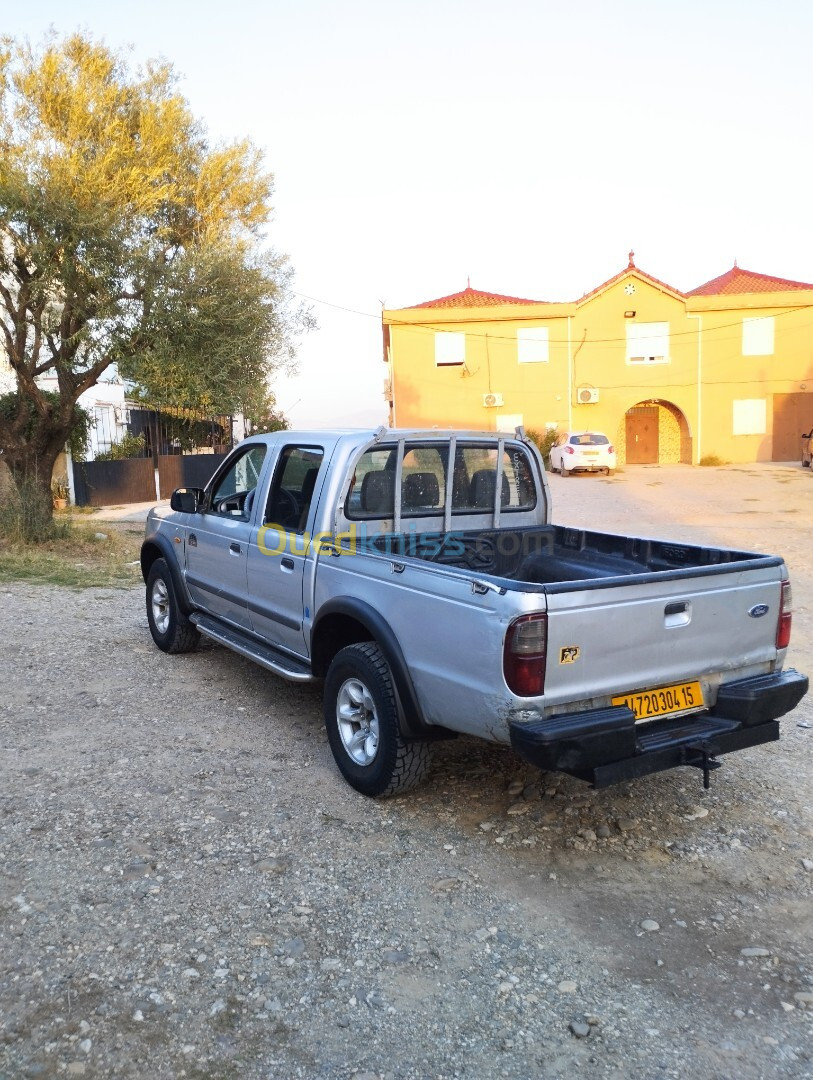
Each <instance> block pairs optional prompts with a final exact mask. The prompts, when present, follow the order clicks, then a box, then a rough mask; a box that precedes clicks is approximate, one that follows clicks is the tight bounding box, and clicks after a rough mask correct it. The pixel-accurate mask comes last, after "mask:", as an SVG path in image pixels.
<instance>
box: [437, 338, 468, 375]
mask: <svg viewBox="0 0 813 1080" xmlns="http://www.w3.org/2000/svg"><path fill="white" fill-rule="evenodd" d="M465 362H466V335H465V334H460V333H456V332H455V333H452V332H450V331H448V330H441V331H439V332H438V333H436V334H435V363H436V364H437V366H438V367H451V366H453V365H455V364H458V365H459V364H465Z"/></svg>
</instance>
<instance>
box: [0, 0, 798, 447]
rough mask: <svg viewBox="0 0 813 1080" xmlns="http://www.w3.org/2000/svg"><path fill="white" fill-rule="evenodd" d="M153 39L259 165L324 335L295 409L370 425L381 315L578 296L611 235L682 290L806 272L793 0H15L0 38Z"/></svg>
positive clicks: (288, 405)
mask: <svg viewBox="0 0 813 1080" xmlns="http://www.w3.org/2000/svg"><path fill="white" fill-rule="evenodd" d="M49 28H53V29H54V30H56V31H57V33H58V34H60V35H64V34H68V33H71V32H74V31H76V30H82V31H86V32H90V33H91V34H92V35H93V36H94V37H96V38H99V39H103V40H104V41H105V42H106V43H107V44H108V45H110V46H113V47H115V48H130V49H131V56H132V59H133V62H134V63H139V62H142V61H143V60H146V59H148V58H154V57H160V58H162V59H164V60H168V61H170V62H171V63H172V64H173V66H174V67H175V69H176V71H177V73H178V75H179V76H180V89H181V92H182V93H183V94H184V95H185V97H186V98H187V99H188V101H189V103H190V106H191V108H192V111H193V112H194V113H195V115H196V116H197V117H198V118H199V119H200V120H202V121H203V122H204V123H205V124H206V126H207V128H208V130H209V133H210V136H211V138H212V139H213V141H226V142H228V141H232V140H236V139H241V138H244V137H249V138H250V139H251V140H252V141H253V142H254V143H255V144H256V145H257V146H258V147H260V148H261V149H262V150H263V152H264V154H265V161H266V165H267V167H268V169H269V170H270V171H271V172H273V174H274V176H275V196H274V218H273V223H272V225H271V227H270V229H269V236H268V239H269V243H270V244H271V245H272V246H273V247H274V248H275V249H276V250H277V251H281V252H285V253H286V254H287V255H288V256H289V257H290V262H291V265H292V266H293V268H294V271H295V279H294V285H293V287H294V289H295V291H296V293H297V294H298V295H299V296H300V297H301V298H303V299H305V301H306V302H307V303H309V304H310V306H311V307H312V309H313V313H314V315H315V317H316V320H317V322H318V329H317V330H314V331H311V332H310V333H309V334H307V335H306V336H305V338H303V340H302V341H301V344H300V347H299V358H298V371H297V373H296V374H295V375H293V376H285V377H278V378H276V379H275V381H274V390H275V393H276V395H277V399H278V403H279V405H280V406H281V407H282V409H283V410H284V411H285V412H286V414H287V415H288V417H289V419H290V420H291V423H292V425H293V426H294V427H299V428H303V427H324V426H328V425H341V426H345V425H349V426H370V425H372V426H375V425H377V424H379V423H383V422H385V421H386V407H385V401H384V396H383V384H384V379H385V376H386V367H385V365H384V363H383V362H382V359H381V356H382V348H381V326H380V316H381V309H382V305H383V306H385V307H387V308H399V307H406V306H409V305H411V304H414V303H419V302H421V301H423V300H428V299H431V298H433V297H437V296H443V295H446V294H448V293H452V292H457V291H458V290H460V289H463V288H465V286H466V284H467V281H469V280H470V282H471V285H472V287H474V288H477V289H484V290H487V291H490V292H498V293H506V294H509V295H514V296H521V297H527V298H530V299H538V300H572V299H576V298H577V297H579V296H581V295H582V294H583V293H585V292H587V291H588V290H590V289H592V288H594V287H595V286H596V285H598V284H600V283H601V282H602V281H605V280H606V279H607V278H610V277H612V276H613V275H614V274H616V273H618V271H620V270H622V269H623V268H624V267H625V266H626V264H627V253H628V251H629V250H630V249H633V250H634V251H635V253H636V254H635V261H636V263H637V265H638V266H640V267H641V268H642V269H643V270H645V271H647V272H648V273H650V274H652V275H653V276H655V277H657V278H660V279H661V280H663V281H666V282H668V283H669V284H670V285H673V286H674V287H676V288H677V289H680V290H688V289H691V288H693V287H695V286H697V285H699V284H701V283H702V282H704V281H706V280H708V279H710V278H712V277H716V276H717V275H718V274H721V273H723V272H724V271H725V270H728V269H730V268H731V266H732V265H733V262H734V260H735V259H736V260H737V262H738V264H739V265H740V266H743V267H745V268H746V269H749V270H756V271H759V272H762V273H767V274H775V275H778V276H780V277H788V278H793V279H797V280H801V281H813V199H811V187H812V186H813V140H811V135H810V117H811V115H813V77H811V65H810V59H809V44H810V41H811V40H813V5H811V4H808V3H804V2H803V0H774V2H773V3H772V4H765V3H762V2H759V3H757V2H755V0H703V2H701V0H684V2H683V3H674V2H669V3H667V2H665V0H646V2H644V0H627V2H626V3H622V4H618V3H609V2H606V0H605V2H601V0H581V2H578V0H576V2H573V3H571V4H562V3H561V2H558V3H555V4H554V3H551V2H549V0H536V2H533V3H526V2H521V0H504V2H503V3H501V4H494V3H493V2H489V3H486V2H483V0H468V2H464V0H435V2H433V3H430V2H428V0H411V2H410V3H402V2H398V0H391V2H390V3H388V4H387V3H382V2H381V0H377V2H373V0H343V2H342V3H341V4H340V3H330V2H327V0H288V2H283V0H269V2H266V3H263V2H260V0H231V2H230V3H228V4H223V3H222V2H220V3H217V4H215V3H212V2H210V0H197V2H195V3H192V2H187V0H161V2H158V0H140V2H138V3H136V4H127V5H119V4H110V3H109V0H105V2H100V0H73V2H72V3H71V4H70V5H66V4H65V3H64V0H60V2H59V3H57V2H55V0H28V2H27V3H26V4H25V5H22V4H18V5H14V6H13V8H11V5H9V4H8V2H7V0H6V3H4V4H3V5H2V8H0V31H1V32H3V33H6V34H10V35H11V36H13V37H19V38H23V37H25V38H28V39H29V40H31V41H34V42H36V41H38V40H40V39H41V37H42V35H43V34H44V33H45V32H46V31H47V30H48V29H49Z"/></svg>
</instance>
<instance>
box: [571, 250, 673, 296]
mask: <svg viewBox="0 0 813 1080" xmlns="http://www.w3.org/2000/svg"><path fill="white" fill-rule="evenodd" d="M629 273H634V274H637V275H638V277H640V278H643V279H644V281H649V282H651V283H652V284H653V285H655V286H656V287H657V288H659V289H666V291H667V292H670V293H673V294H674V295H675V296H683V295H684V294H683V293H682V292H681V291H680V289H676V288H675V287H674V285H668V284H667V283H666V282H665V281H661V280H660V279H659V278H656V277H653V276H652V274H648V273H647V272H646V270H641V269H639V267H637V266H636V265H635V264H634V263H633V262H632V260H630V264H629V266H626V267H624V269H623V270H621V271H619V272H618V273H617V274H614V275H613V277H611V278H608V279H607V281H603V282H602V283H601V285H596V287H595V289H591V290H590V292H586V293H585V294H584V295H583V296H580V297H579V299H578V300H577V301H576V303H577V304H583V303H584V302H585V300H589V299H590V297H591V296H596V295H597V294H598V293H600V292H604V290H605V289H608V288H609V287H610V286H611V285H615V283H616V281H621V279H622V278H625V277H626V276H627V274H629Z"/></svg>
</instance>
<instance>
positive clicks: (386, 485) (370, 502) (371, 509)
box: [361, 469, 395, 516]
mask: <svg viewBox="0 0 813 1080" xmlns="http://www.w3.org/2000/svg"><path fill="white" fill-rule="evenodd" d="M394 505H395V473H392V472H385V471H384V470H383V469H378V470H377V471H376V472H368V473H367V474H366V475H365V477H364V479H363V480H362V482H361V509H362V510H365V511H366V512H367V513H368V514H381V515H382V516H384V515H387V514H391V513H392V511H393V507H394Z"/></svg>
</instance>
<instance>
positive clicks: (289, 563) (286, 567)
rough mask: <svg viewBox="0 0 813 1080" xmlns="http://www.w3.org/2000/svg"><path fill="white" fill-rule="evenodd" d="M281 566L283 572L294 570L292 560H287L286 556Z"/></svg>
mask: <svg viewBox="0 0 813 1080" xmlns="http://www.w3.org/2000/svg"><path fill="white" fill-rule="evenodd" d="M281 565H282V569H283V570H293V568H294V560H293V559H289V558H288V556H287V555H286V556H285V558H284V559H282V562H281Z"/></svg>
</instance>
